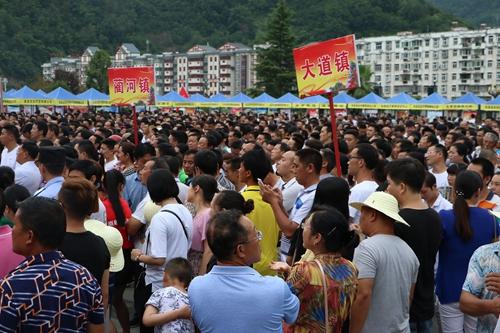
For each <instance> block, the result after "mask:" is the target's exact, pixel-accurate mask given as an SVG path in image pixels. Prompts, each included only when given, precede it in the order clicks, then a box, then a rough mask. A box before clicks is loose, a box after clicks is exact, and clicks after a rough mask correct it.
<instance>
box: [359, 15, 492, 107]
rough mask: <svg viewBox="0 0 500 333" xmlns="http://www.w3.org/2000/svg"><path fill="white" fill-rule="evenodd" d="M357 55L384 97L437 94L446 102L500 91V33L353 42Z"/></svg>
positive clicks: (486, 30)
mask: <svg viewBox="0 0 500 333" xmlns="http://www.w3.org/2000/svg"><path fill="white" fill-rule="evenodd" d="M357 55H358V60H359V63H360V64H362V65H369V66H370V67H371V70H372V72H373V76H372V78H371V82H372V83H373V84H374V85H377V86H381V87H382V94H383V95H384V96H386V97H387V96H394V95H396V94H398V93H400V92H406V93H409V94H411V95H414V96H421V97H425V96H427V94H428V92H431V91H433V90H436V91H437V92H439V93H440V94H442V95H443V96H446V97H448V98H456V97H459V96H461V95H463V94H465V93H466V92H472V93H474V94H476V95H478V96H480V97H483V98H490V97H491V96H490V95H489V91H492V89H496V86H497V85H499V86H500V28H496V29H491V28H488V27H486V26H484V25H483V26H481V29H479V30H468V29H466V28H461V27H455V28H453V29H452V30H451V31H447V32H435V33H421V34H414V33H412V32H401V33H398V34H397V35H396V36H385V37H370V38H363V39H358V40H357Z"/></svg>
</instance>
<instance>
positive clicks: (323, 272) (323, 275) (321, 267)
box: [314, 259, 330, 333]
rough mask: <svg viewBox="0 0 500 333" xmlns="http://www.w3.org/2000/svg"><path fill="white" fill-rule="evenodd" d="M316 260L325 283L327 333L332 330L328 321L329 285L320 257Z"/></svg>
mask: <svg viewBox="0 0 500 333" xmlns="http://www.w3.org/2000/svg"><path fill="white" fill-rule="evenodd" d="M314 262H315V263H316V264H317V265H318V266H319V270H320V271H321V280H322V284H323V293H324V295H325V296H324V298H325V331H326V333H329V332H330V324H329V321H328V285H327V284H326V276H325V271H324V270H323V266H322V265H321V263H320V262H319V260H318V259H315V260H314Z"/></svg>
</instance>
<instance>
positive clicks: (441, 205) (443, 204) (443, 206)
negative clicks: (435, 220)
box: [431, 193, 453, 213]
mask: <svg viewBox="0 0 500 333" xmlns="http://www.w3.org/2000/svg"><path fill="white" fill-rule="evenodd" d="M431 208H432V209H434V210H435V211H436V212H438V213H439V212H440V211H442V210H450V209H453V204H452V203H451V202H449V201H448V200H446V199H445V198H444V197H443V196H442V195H441V193H439V194H438V197H437V199H436V201H434V204H432V207H431Z"/></svg>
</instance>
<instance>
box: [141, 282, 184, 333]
mask: <svg viewBox="0 0 500 333" xmlns="http://www.w3.org/2000/svg"><path fill="white" fill-rule="evenodd" d="M146 305H152V306H154V307H155V308H156V309H157V310H158V313H165V312H169V311H173V310H178V309H180V308H182V307H184V306H186V305H187V306H189V298H188V295H187V294H186V293H183V292H182V291H180V290H179V289H177V288H174V287H166V288H161V289H158V290H157V291H155V292H154V293H153V294H152V295H151V297H149V300H148V301H147V302H146ZM178 332H182V333H191V332H192V333H194V324H193V322H192V321H191V320H190V319H177V320H173V321H171V322H168V323H166V324H163V325H161V326H156V327H155V333H178Z"/></svg>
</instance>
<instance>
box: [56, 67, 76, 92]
mask: <svg viewBox="0 0 500 333" xmlns="http://www.w3.org/2000/svg"><path fill="white" fill-rule="evenodd" d="M54 82H62V83H64V85H62V86H61V85H59V86H61V87H63V88H65V89H68V90H69V91H71V92H72V93H73V94H78V93H79V92H80V81H79V80H78V75H77V74H76V73H75V72H67V71H63V70H59V69H58V70H56V71H55V72H54Z"/></svg>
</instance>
